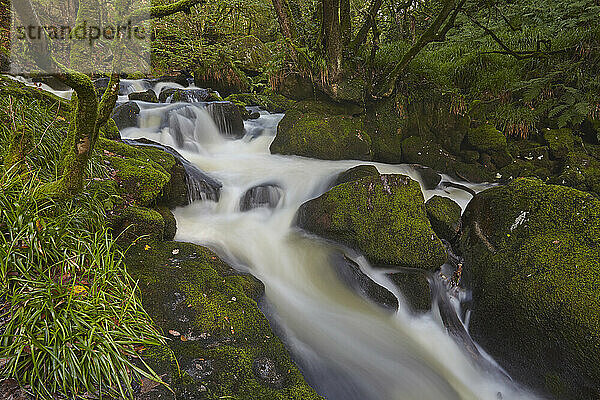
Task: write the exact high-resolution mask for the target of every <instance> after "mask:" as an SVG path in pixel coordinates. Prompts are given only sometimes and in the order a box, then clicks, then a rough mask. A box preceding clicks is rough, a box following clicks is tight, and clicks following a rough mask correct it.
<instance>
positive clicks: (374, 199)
mask: <svg viewBox="0 0 600 400" xmlns="http://www.w3.org/2000/svg"><path fill="white" fill-rule="evenodd" d="M297 222H298V225H299V226H300V227H301V228H303V229H305V230H307V231H309V232H311V233H314V234H317V235H319V236H323V237H325V238H328V239H332V240H335V241H338V242H341V243H343V244H345V245H347V246H350V247H353V248H355V249H357V250H360V251H361V252H363V253H364V254H365V255H366V256H367V258H368V259H369V261H371V262H372V263H373V264H382V265H396V266H401V267H415V268H424V269H435V268H437V267H439V266H440V265H442V264H443V263H444V262H445V261H446V252H445V250H444V247H443V245H442V242H441V241H440V239H438V237H437V236H436V234H435V232H434V231H433V229H432V228H431V225H430V223H429V220H428V219H427V215H426V212H425V204H424V201H423V194H422V192H421V187H420V186H419V184H418V183H417V182H416V181H413V180H412V179H410V178H409V177H407V176H404V175H378V176H371V177H366V178H363V179H360V180H357V181H354V182H348V183H344V184H341V185H338V186H335V187H334V188H332V189H331V190H330V191H328V192H327V193H325V194H323V195H322V196H320V197H318V198H316V199H313V200H310V201H309V202H307V203H304V204H303V205H302V206H301V207H300V210H299V211H298V217H297Z"/></svg>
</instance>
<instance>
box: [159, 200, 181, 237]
mask: <svg viewBox="0 0 600 400" xmlns="http://www.w3.org/2000/svg"><path fill="white" fill-rule="evenodd" d="M156 212H158V213H159V214H160V215H161V216H162V217H163V220H164V221H165V229H164V233H163V240H173V239H174V238H175V234H176V233H177V220H176V219H175V216H174V215H173V213H172V212H171V210H169V208H168V207H164V206H162V207H157V208H156Z"/></svg>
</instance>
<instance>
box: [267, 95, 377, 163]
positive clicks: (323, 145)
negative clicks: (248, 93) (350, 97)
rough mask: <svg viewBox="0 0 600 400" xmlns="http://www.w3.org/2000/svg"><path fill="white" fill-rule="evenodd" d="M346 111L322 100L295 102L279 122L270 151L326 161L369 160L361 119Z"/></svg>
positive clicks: (369, 152)
mask: <svg viewBox="0 0 600 400" xmlns="http://www.w3.org/2000/svg"><path fill="white" fill-rule="evenodd" d="M347 111H348V110H346V109H345V108H343V107H341V106H338V105H334V104H329V103H324V102H317V101H302V102H299V103H297V104H296V106H294V107H293V108H292V109H291V110H289V111H288V112H287V113H286V115H285V117H284V118H283V120H282V121H281V122H280V123H279V127H278V129H277V137H276V138H275V140H274V141H273V143H272V144H271V152H273V153H278V154H294V155H299V156H305V157H313V158H320V159H326V160H342V159H358V160H369V159H371V158H372V155H371V139H370V137H369V135H368V134H367V133H366V131H365V129H364V126H363V120H362V118H360V117H354V116H352V115H351V114H347Z"/></svg>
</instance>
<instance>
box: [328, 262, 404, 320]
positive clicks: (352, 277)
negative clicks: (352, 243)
mask: <svg viewBox="0 0 600 400" xmlns="http://www.w3.org/2000/svg"><path fill="white" fill-rule="evenodd" d="M332 263H333V266H334V268H335V272H336V274H337V275H338V277H339V278H340V280H341V281H342V282H344V283H345V284H346V285H347V286H348V287H349V288H350V289H352V290H354V291H355V292H356V293H358V294H360V295H361V296H362V297H364V298H366V299H369V300H371V301H373V302H375V303H377V304H379V305H381V306H383V307H384V308H387V309H392V310H397V309H398V299H397V298H396V296H394V294H393V293H392V292H390V291H389V290H388V289H386V288H385V287H383V286H381V285H379V284H378V283H376V282H375V281H373V280H372V279H371V278H369V276H368V275H367V274H365V273H364V272H362V271H361V269H360V267H359V266H358V264H356V263H355V262H354V261H352V260H351V259H349V258H348V257H345V256H344V255H343V254H340V253H337V254H335V255H334V256H332Z"/></svg>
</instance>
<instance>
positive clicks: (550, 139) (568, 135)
mask: <svg viewBox="0 0 600 400" xmlns="http://www.w3.org/2000/svg"><path fill="white" fill-rule="evenodd" d="M544 140H545V141H546V143H547V144H548V147H549V148H550V155H551V156H552V157H553V158H555V159H562V158H564V157H566V156H567V154H569V153H570V152H571V151H573V150H574V149H575V144H576V142H577V141H576V139H575V136H573V132H572V131H571V130H570V129H568V128H563V129H550V130H548V131H546V132H544Z"/></svg>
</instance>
